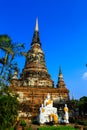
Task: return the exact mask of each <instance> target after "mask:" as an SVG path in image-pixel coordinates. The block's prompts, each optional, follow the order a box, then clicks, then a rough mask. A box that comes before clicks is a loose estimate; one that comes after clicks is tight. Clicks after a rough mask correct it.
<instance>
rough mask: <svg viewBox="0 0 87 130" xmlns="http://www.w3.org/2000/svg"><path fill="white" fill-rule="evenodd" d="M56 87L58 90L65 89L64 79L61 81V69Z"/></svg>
mask: <svg viewBox="0 0 87 130" xmlns="http://www.w3.org/2000/svg"><path fill="white" fill-rule="evenodd" d="M57 87H58V88H63V87H66V86H65V83H64V79H63V75H62V70H61V67H59V76H58V83H57Z"/></svg>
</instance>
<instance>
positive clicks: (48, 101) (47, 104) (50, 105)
mask: <svg viewBox="0 0 87 130" xmlns="http://www.w3.org/2000/svg"><path fill="white" fill-rule="evenodd" d="M44 106H46V107H53V101H52V100H51V99H50V94H49V93H48V94H47V97H46V99H45V101H44Z"/></svg>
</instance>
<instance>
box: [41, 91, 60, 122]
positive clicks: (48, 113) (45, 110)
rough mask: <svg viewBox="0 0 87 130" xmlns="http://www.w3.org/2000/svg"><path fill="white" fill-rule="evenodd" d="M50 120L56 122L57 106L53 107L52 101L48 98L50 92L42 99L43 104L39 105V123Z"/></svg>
mask: <svg viewBox="0 0 87 130" xmlns="http://www.w3.org/2000/svg"><path fill="white" fill-rule="evenodd" d="M51 121H54V122H55V123H58V115H57V108H55V107H53V101H52V100H51V99H50V94H49V93H48V94H47V97H46V99H45V101H44V106H43V104H42V106H41V107H40V114H39V123H40V124H44V123H47V122H51Z"/></svg>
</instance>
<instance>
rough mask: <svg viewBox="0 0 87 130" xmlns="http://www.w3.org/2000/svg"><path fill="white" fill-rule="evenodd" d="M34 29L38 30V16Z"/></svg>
mask: <svg viewBox="0 0 87 130" xmlns="http://www.w3.org/2000/svg"><path fill="white" fill-rule="evenodd" d="M35 31H37V32H38V31H39V28H38V18H36V26H35Z"/></svg>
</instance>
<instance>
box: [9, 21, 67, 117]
mask: <svg viewBox="0 0 87 130" xmlns="http://www.w3.org/2000/svg"><path fill="white" fill-rule="evenodd" d="M10 87H11V89H12V91H13V93H17V94H18V96H19V97H18V100H19V102H20V108H19V110H20V111H21V112H22V114H23V115H22V116H29V114H30V115H31V116H37V114H38V110H39V107H40V106H41V104H42V103H43V101H44V99H45V98H46V95H47V94H48V93H49V94H50V95H51V98H52V99H53V101H54V103H55V102H57V103H58V102H59V101H60V100H63V101H68V100H69V90H68V89H67V88H66V85H65V83H64V79H63V75H62V71H61V69H59V76H58V83H57V86H56V87H54V82H53V80H52V79H51V76H50V74H49V73H48V70H47V67H46V63H45V56H44V52H43V50H42V46H41V42H40V37H39V30H38V19H37V20H36V26H35V30H34V35H33V39H32V42H31V48H30V50H29V51H28V52H27V54H26V62H25V66H24V69H23V70H22V74H21V76H20V79H18V77H17V72H15V73H14V76H13V81H12V84H11V85H10Z"/></svg>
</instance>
